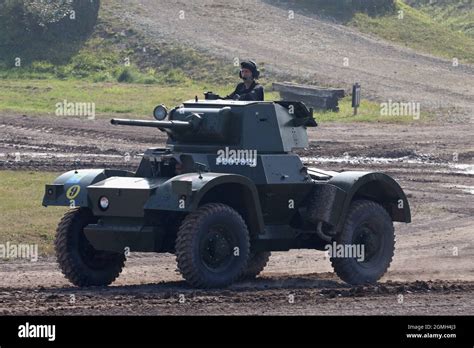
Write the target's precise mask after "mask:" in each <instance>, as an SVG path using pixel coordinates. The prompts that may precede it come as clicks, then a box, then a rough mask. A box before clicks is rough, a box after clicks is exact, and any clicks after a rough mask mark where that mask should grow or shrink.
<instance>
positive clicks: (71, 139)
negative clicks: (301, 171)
mask: <svg viewBox="0 0 474 348" xmlns="http://www.w3.org/2000/svg"><path fill="white" fill-rule="evenodd" d="M471 136H472V127H471V126H470V125H465V124H464V125H456V124H448V125H446V124H443V123H430V124H411V125H408V124H403V125H395V124H368V123H352V124H338V123H329V124H322V125H320V127H318V128H316V129H312V130H311V131H310V139H311V145H310V147H309V148H308V149H307V150H306V151H300V152H299V154H300V155H301V156H302V157H303V159H304V161H305V162H307V163H309V164H310V165H312V166H317V167H321V168H326V169H334V170H354V169H357V170H359V169H360V170H374V171H383V172H386V173H388V174H390V175H392V176H393V177H394V178H395V179H396V180H397V181H398V182H399V183H400V184H401V186H402V187H403V188H404V189H405V190H406V193H407V194H408V197H409V201H410V204H411V209H412V215H413V222H412V223H411V224H400V223H397V224H396V233H397V250H396V253H395V257H394V260H393V263H392V265H391V267H390V269H389V272H388V273H387V274H386V276H385V277H384V278H383V279H382V282H381V284H380V285H378V286H371V287H359V288H350V287H348V286H347V285H346V284H344V283H343V282H341V281H340V280H339V279H338V278H337V277H336V276H335V275H334V273H332V269H331V267H330V263H329V261H328V260H327V259H325V254H324V253H323V252H319V251H312V250H300V251H299V250H294V251H290V252H277V253H274V254H273V255H272V257H271V259H270V263H269V265H268V267H267V268H266V269H265V271H264V272H263V273H262V275H261V277H260V278H259V279H257V280H256V281H255V282H246V283H240V284H235V285H233V286H232V287H230V288H229V289H226V290H209V291H207V290H206V291H204V290H194V289H191V288H189V287H188V286H187V285H186V283H185V282H184V281H183V280H182V278H181V276H180V275H179V273H177V271H176V263H175V260H174V256H173V255H168V254H164V255H159V254H132V255H131V256H130V258H129V260H128V261H127V265H126V267H125V269H124V271H123V273H122V275H121V276H120V277H119V279H118V280H117V281H116V282H115V283H114V284H113V285H112V286H111V287H109V288H95V289H87V290H81V289H77V288H74V287H71V286H70V285H69V284H68V283H67V281H66V280H65V279H64V278H63V276H62V275H61V273H60V272H59V270H58V268H57V266H56V264H55V262H54V258H53V257H48V258H43V259H40V261H38V262H36V263H31V262H20V261H10V262H2V263H1V268H0V279H1V283H0V314H54V315H55V314H58V315H61V314H92V315H93V314H171V315H174V314H277V315H280V314H282V315H284V314H292V315H293V314H294V315H296V314H332V315H338V314H341V315H343V314H362V315H365V314H368V315H371V314H387V315H392V314H404V315H407V314H408V315H411V314H453V315H457V314H471V315H472V314H474V291H473V290H474V267H473V265H474V263H473V261H472V260H473V257H474V245H473V239H474V238H473V232H474V227H473V223H472V222H473V219H472V216H473V215H474V214H473V213H474V207H473V204H472V201H473V196H472V195H473V193H474V177H473V169H474V158H473V154H474V148H473V145H472V141H471V138H470V137H471ZM164 141H165V137H164V136H163V134H162V133H161V132H160V131H158V130H155V129H143V128H132V127H128V128H125V127H112V126H110V124H109V123H108V121H107V120H87V119H79V118H52V117H41V118H39V117H32V116H11V115H10V116H7V115H0V153H1V154H2V155H1V156H0V169H13V170H47V171H58V172H61V171H66V170H69V169H72V168H74V167H81V168H82V167H83V168H87V167H89V168H90V167H117V168H127V169H131V170H133V169H134V168H135V167H136V165H137V164H138V161H139V158H140V155H139V154H140V153H142V152H143V151H144V150H145V149H146V148H148V147H153V146H162V145H163V144H164ZM18 153H19V154H20V156H19V157H18V156H17V154H18ZM38 204H40V202H38ZM181 295H182V296H181ZM180 296H181V297H180ZM183 296H184V297H183ZM401 296H403V297H401ZM180 300H181V302H183V301H184V303H181V302H180ZM292 300H293V301H292Z"/></svg>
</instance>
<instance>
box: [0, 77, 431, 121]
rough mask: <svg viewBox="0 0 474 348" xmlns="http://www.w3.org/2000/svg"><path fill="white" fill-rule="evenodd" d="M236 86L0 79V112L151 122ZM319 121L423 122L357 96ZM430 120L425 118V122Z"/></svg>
mask: <svg viewBox="0 0 474 348" xmlns="http://www.w3.org/2000/svg"><path fill="white" fill-rule="evenodd" d="M266 87H267V88H266V89H267V92H266V93H265V100H267V101H268V100H280V96H279V94H278V93H277V92H273V91H271V90H270V88H269V86H266ZM233 88H234V85H211V84H193V83H189V84H188V85H185V86H166V87H162V86H157V85H146V84H121V83H90V82H87V81H77V80H67V81H58V80H3V81H0V96H1V97H0V111H3V112H5V111H6V112H13V113H16V114H30V115H33V116H41V115H50V116H53V115H55V112H56V106H55V105H56V103H60V102H63V101H64V100H67V101H68V102H79V103H95V104H96V105H95V107H96V117H97V118H110V117H130V118H145V119H147V118H150V117H151V113H152V110H153V108H154V107H155V106H156V105H158V104H161V103H163V104H165V105H166V106H168V107H174V106H176V105H179V104H181V103H182V102H183V101H184V100H188V99H193V98H194V97H195V96H196V95H197V96H198V97H199V98H200V99H202V98H203V93H204V92H205V91H208V90H212V91H213V92H215V93H218V94H220V95H226V94H228V93H230V92H231V91H232V90H233ZM315 117H316V119H317V120H318V121H319V122H334V121H337V122H359V121H365V122H387V123H393V122H417V121H419V120H413V118H412V117H409V116H407V117H401V116H381V115H380V105H379V104H378V103H374V102H371V101H367V100H363V101H362V105H361V107H360V108H359V113H358V115H357V116H353V115H352V108H351V98H350V97H346V98H344V99H343V100H341V102H340V112H330V111H327V112H316V113H315ZM427 119H428V117H427V116H426V115H424V114H422V115H421V120H427Z"/></svg>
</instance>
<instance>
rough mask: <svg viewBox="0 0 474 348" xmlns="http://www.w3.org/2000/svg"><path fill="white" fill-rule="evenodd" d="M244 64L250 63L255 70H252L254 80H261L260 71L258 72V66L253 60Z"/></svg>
mask: <svg viewBox="0 0 474 348" xmlns="http://www.w3.org/2000/svg"><path fill="white" fill-rule="evenodd" d="M242 63H250V65H252V67H253V69H250V70H252V76H253V78H254V79H255V80H256V79H258V78H259V76H260V70H258V68H257V64H256V63H255V62H254V61H253V60H247V61H244V62H242ZM242 63H240V67H241V70H239V77H240V78H242Z"/></svg>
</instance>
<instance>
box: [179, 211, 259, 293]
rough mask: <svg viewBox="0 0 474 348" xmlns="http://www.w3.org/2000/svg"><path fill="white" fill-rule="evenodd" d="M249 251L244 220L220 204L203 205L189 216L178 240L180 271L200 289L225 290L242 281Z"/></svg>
mask: <svg viewBox="0 0 474 348" xmlns="http://www.w3.org/2000/svg"><path fill="white" fill-rule="evenodd" d="M236 248H237V249H236ZM249 249H250V241H249V232H248V229H247V225H246V224H245V221H244V220H243V219H242V217H241V216H240V215H239V213H237V212H236V211H235V210H234V209H232V208H231V207H229V206H227V205H225V204H220V203H209V204H206V205H203V206H202V207H200V208H199V209H198V210H196V211H195V212H192V213H190V214H189V215H188V216H186V218H185V219H184V221H183V222H182V224H181V226H180V228H179V230H178V235H177V238H176V260H177V262H178V269H179V270H180V272H181V274H182V275H183V277H184V279H186V281H187V282H188V283H189V284H191V285H192V286H194V287H199V288H216V287H225V286H227V285H230V284H232V283H233V282H234V281H236V280H237V279H239V278H240V277H241V275H242V273H243V271H244V270H245V268H246V267H247V262H248V258H249V253H250V251H249Z"/></svg>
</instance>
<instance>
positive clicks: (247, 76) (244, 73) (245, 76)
mask: <svg viewBox="0 0 474 348" xmlns="http://www.w3.org/2000/svg"><path fill="white" fill-rule="evenodd" d="M240 72H241V74H242V77H243V79H244V80H246V81H248V80H251V79H252V70H250V69H247V68H242V69H240Z"/></svg>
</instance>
